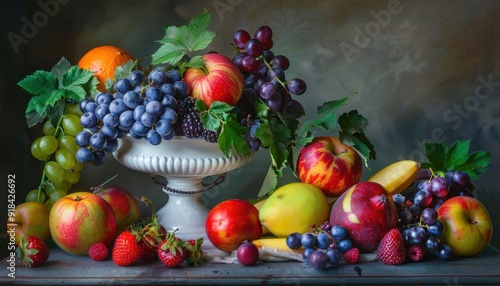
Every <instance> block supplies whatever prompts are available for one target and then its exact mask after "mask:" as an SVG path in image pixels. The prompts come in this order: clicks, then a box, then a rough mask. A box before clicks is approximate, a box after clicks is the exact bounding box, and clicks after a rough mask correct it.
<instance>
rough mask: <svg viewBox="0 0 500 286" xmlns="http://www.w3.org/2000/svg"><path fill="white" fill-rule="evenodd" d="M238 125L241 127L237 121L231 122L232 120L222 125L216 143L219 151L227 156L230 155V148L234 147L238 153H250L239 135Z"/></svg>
mask: <svg viewBox="0 0 500 286" xmlns="http://www.w3.org/2000/svg"><path fill="white" fill-rule="evenodd" d="M238 126H239V127H243V126H242V125H240V124H239V123H238V122H233V121H232V120H229V121H228V122H226V124H223V125H222V128H221V132H220V134H219V139H218V141H217V143H218V145H219V149H220V150H221V152H222V153H223V154H224V155H226V156H227V157H229V156H231V149H232V148H234V150H235V151H236V153H238V154H239V155H248V154H250V149H249V148H248V145H247V143H246V141H245V140H244V139H243V137H242V136H241V135H242V133H241V129H240V128H239V127H238Z"/></svg>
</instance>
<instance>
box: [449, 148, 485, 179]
mask: <svg viewBox="0 0 500 286" xmlns="http://www.w3.org/2000/svg"><path fill="white" fill-rule="evenodd" d="M489 164H490V153H489V152H486V151H476V152H473V153H472V154H471V155H470V156H469V158H467V161H465V162H464V163H462V164H461V165H460V166H458V167H456V168H455V170H456V171H464V172H466V173H467V174H468V175H469V177H470V178H471V179H472V180H475V179H477V178H478V176H479V175H480V174H482V173H484V172H486V167H488V165H489Z"/></svg>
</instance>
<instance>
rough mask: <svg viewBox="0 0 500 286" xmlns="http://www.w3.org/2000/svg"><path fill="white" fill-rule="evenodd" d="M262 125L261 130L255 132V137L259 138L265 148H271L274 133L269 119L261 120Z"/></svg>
mask: <svg viewBox="0 0 500 286" xmlns="http://www.w3.org/2000/svg"><path fill="white" fill-rule="evenodd" d="M260 121H261V123H260V126H259V128H257V130H256V131H255V136H257V138H259V140H260V142H261V145H262V146H263V147H269V145H270V144H271V142H272V141H273V133H272V131H271V129H270V126H269V122H268V121H267V119H263V118H262V119H260Z"/></svg>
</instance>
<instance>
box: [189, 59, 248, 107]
mask: <svg viewBox="0 0 500 286" xmlns="http://www.w3.org/2000/svg"><path fill="white" fill-rule="evenodd" d="M202 58H203V60H205V66H204V67H203V68H189V69H187V71H186V73H185V74H184V81H185V82H186V84H187V85H188V87H189V95H190V96H192V97H194V98H196V99H201V100H203V101H204V102H205V104H206V105H207V107H210V105H212V102H214V101H220V102H225V103H227V104H229V105H231V106H234V105H235V104H236V103H237V102H238V100H239V99H240V97H241V94H242V92H243V85H244V82H243V76H242V75H241V72H240V71H239V70H238V67H237V66H236V65H235V64H234V63H233V61H232V60H231V59H229V58H228V57H226V56H224V55H221V54H206V55H203V56H202Z"/></svg>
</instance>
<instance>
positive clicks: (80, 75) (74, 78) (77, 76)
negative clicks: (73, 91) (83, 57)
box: [59, 66, 93, 87]
mask: <svg viewBox="0 0 500 286" xmlns="http://www.w3.org/2000/svg"><path fill="white" fill-rule="evenodd" d="M92 76H93V73H92V72H90V71H88V70H84V69H81V68H79V67H78V66H72V67H71V68H70V69H69V70H68V71H67V72H66V73H65V74H63V77H62V81H61V83H60V84H59V87H67V86H77V85H82V84H85V83H87V81H88V80H89V79H90V77H92Z"/></svg>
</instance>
